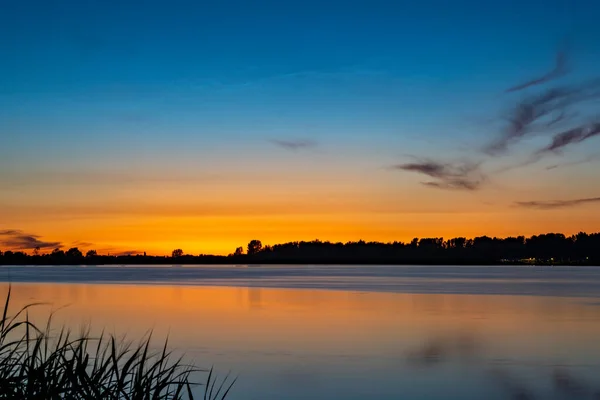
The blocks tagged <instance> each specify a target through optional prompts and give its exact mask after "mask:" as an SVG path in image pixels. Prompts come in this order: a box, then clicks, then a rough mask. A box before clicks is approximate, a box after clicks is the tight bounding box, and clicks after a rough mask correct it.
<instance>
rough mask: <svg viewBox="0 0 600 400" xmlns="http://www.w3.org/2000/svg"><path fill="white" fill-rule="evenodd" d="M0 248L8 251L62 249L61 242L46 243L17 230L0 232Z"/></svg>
mask: <svg viewBox="0 0 600 400" xmlns="http://www.w3.org/2000/svg"><path fill="white" fill-rule="evenodd" d="M0 246H2V248H5V249H10V250H33V249H35V248H37V247H39V248H40V249H54V248H57V247H58V248H60V247H63V245H62V243H61V242H46V241H43V240H40V236H38V235H33V234H30V233H25V232H23V231H21V230H18V229H6V230H1V231H0Z"/></svg>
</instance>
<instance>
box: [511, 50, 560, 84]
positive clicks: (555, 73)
mask: <svg viewBox="0 0 600 400" xmlns="http://www.w3.org/2000/svg"><path fill="white" fill-rule="evenodd" d="M568 72H569V68H568V67H567V53H566V51H565V50H561V51H559V52H558V53H557V54H556V60H555V64H554V68H553V69H552V70H551V71H549V72H547V73H546V74H544V75H542V76H539V77H537V78H534V79H531V80H529V81H527V82H524V83H520V84H518V85H515V86H513V87H510V88H508V89H506V92H507V93H509V92H516V91H519V90H523V89H526V88H528V87H531V86H535V85H541V84H543V83H546V82H549V81H551V80H553V79H558V78H561V77H563V76H564V75H566V74H567V73H568Z"/></svg>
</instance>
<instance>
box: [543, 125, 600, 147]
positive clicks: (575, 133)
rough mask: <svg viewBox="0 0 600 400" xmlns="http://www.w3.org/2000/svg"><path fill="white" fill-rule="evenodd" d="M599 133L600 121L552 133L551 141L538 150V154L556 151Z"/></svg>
mask: <svg viewBox="0 0 600 400" xmlns="http://www.w3.org/2000/svg"><path fill="white" fill-rule="evenodd" d="M599 134H600V123H594V124H588V125H582V126H578V127H577V128H573V129H569V130H568V131H564V132H560V133H557V134H556V135H554V137H553V138H552V143H550V144H549V145H548V146H546V147H544V148H543V149H541V150H539V151H538V154H543V153H551V152H553V153H556V152H559V151H560V150H562V149H563V148H565V147H567V146H569V145H571V144H574V143H581V142H583V141H584V140H587V139H589V138H592V137H594V136H597V135H599Z"/></svg>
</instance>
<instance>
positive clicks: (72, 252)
mask: <svg viewBox="0 0 600 400" xmlns="http://www.w3.org/2000/svg"><path fill="white" fill-rule="evenodd" d="M65 255H66V256H67V257H69V258H73V259H75V258H83V253H82V252H81V251H79V249H78V248H77V247H71V248H70V249H69V250H67V252H66V253H65Z"/></svg>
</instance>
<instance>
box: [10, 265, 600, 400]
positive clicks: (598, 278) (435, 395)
mask: <svg viewBox="0 0 600 400" xmlns="http://www.w3.org/2000/svg"><path fill="white" fill-rule="evenodd" d="M0 279H1V280H2V281H4V282H9V281H10V282H12V283H13V307H14V308H13V309H16V308H17V307H19V306H21V305H24V304H27V303H31V302H37V301H41V302H46V303H47V305H42V306H39V307H37V308H36V309H35V310H33V311H32V318H33V319H34V320H36V321H38V320H39V321H42V320H43V319H44V318H45V316H47V315H48V312H49V311H50V310H51V309H58V308H60V310H58V312H57V313H56V318H55V323H56V324H58V325H60V324H65V325H67V326H69V327H72V328H73V329H75V330H77V329H79V328H80V327H81V326H83V325H85V324H88V323H89V324H91V326H92V327H93V328H94V329H96V330H100V329H105V330H106V331H107V332H111V333H116V334H117V335H127V337H128V338H131V339H136V338H140V337H142V336H143V335H144V334H145V333H147V332H148V331H149V330H150V329H152V330H153V337H155V338H156V339H157V346H159V345H160V340H162V339H164V338H165V337H166V336H167V335H168V336H169V343H170V346H171V347H172V348H174V349H175V350H176V352H183V353H185V354H186V355H187V357H188V359H191V360H193V361H194V362H195V364H196V365H198V366H200V367H210V366H211V365H214V366H215V368H216V370H218V371H219V373H221V374H224V373H227V371H229V370H231V371H232V372H233V373H234V374H235V375H238V376H239V380H238V382H237V383H236V385H235V387H234V389H233V392H232V394H231V396H230V397H229V398H230V399H233V400H235V399H239V400H250V399H261V400H265V399H267V400H270V399H311V400H312V399H317V400H319V399H332V398H336V399H338V398H339V399H373V398H377V399H462V400H464V399H515V400H516V399H588V398H589V399H594V398H599V397H600V374H599V372H600V343H599V341H598V338H600V268H596V267H531V266H519V267H511V266H496V267H488V266H484V267H471V266H469V267H460V266H183V267H182V266H172V267H166V266H116V267H115V266H111V267H108V266H106V267H104V266H103V267H100V266H98V267H90V266H86V267H84V266H81V267H77V266H75V267H73V266H55V267H50V266H47V267H16V266H15V267H0ZM7 289H8V285H7V284H5V285H3V286H2V289H1V290H2V293H1V294H2V295H5V294H6V290H7ZM61 307H62V308H61ZM159 339H160V340H159ZM595 396H596V397H595Z"/></svg>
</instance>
